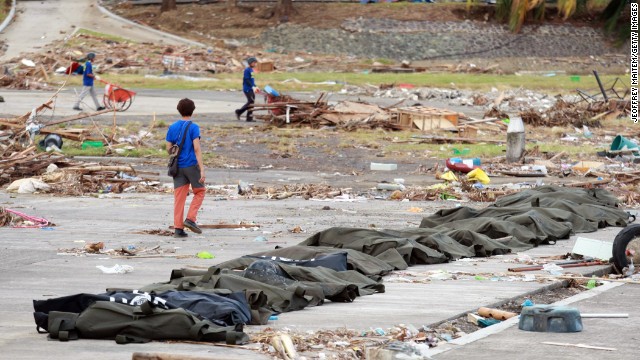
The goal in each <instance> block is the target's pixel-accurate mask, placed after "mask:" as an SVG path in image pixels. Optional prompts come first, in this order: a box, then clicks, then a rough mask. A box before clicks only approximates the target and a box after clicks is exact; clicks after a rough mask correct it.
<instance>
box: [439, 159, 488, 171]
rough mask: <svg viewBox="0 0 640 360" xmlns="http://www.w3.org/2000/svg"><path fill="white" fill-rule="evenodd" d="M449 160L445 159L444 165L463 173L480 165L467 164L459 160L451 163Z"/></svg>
mask: <svg viewBox="0 0 640 360" xmlns="http://www.w3.org/2000/svg"><path fill="white" fill-rule="evenodd" d="M450 160H451V159H447V161H446V165H447V168H448V169H449V170H453V171H459V172H461V173H465V174H466V173H468V172H470V171H471V170H473V169H477V168H479V167H480V166H475V165H474V166H469V165H467V164H464V163H461V162H456V163H452V162H451V161H450Z"/></svg>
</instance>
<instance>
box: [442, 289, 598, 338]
mask: <svg viewBox="0 0 640 360" xmlns="http://www.w3.org/2000/svg"><path fill="white" fill-rule="evenodd" d="M584 284H586V280H584V281H571V282H570V284H569V286H568V287H559V288H556V289H552V290H544V291H541V292H538V293H535V294H532V295H529V296H520V297H517V298H515V299H513V300H510V301H508V302H506V303H505V304H503V305H501V306H498V307H496V308H498V309H500V310H504V311H510V312H515V313H517V314H519V313H520V311H521V310H522V303H524V301H525V300H527V299H528V300H531V302H533V303H534V304H537V305H543V304H545V305H546V304H553V303H555V302H558V301H560V300H564V299H566V298H569V297H572V296H574V295H577V294H579V293H581V292H583V291H585V290H586V288H585V287H584ZM480 329H481V327H480V326H477V325H475V324H473V323H470V322H469V321H467V315H466V314H465V315H464V316H461V317H459V318H457V319H455V320H451V321H447V322H444V323H442V324H439V325H437V326H435V327H433V330H434V331H435V332H436V333H438V334H440V336H441V337H442V334H447V333H449V334H450V335H451V336H454V335H455V334H458V335H461V333H465V334H470V333H472V332H475V331H478V330H480Z"/></svg>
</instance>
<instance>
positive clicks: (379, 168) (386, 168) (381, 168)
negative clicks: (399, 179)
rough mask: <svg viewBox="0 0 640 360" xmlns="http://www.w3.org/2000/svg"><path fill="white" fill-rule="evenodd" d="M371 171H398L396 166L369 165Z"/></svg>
mask: <svg viewBox="0 0 640 360" xmlns="http://www.w3.org/2000/svg"><path fill="white" fill-rule="evenodd" d="M371 170H376V171H393V170H398V164H383V163H373V162H372V163H371Z"/></svg>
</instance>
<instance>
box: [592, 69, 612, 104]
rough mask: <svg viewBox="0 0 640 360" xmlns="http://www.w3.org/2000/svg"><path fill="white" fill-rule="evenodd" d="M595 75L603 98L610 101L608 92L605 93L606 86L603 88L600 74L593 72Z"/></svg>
mask: <svg viewBox="0 0 640 360" xmlns="http://www.w3.org/2000/svg"><path fill="white" fill-rule="evenodd" d="M593 75H595V77H596V81H597V82H598V86H599V87H600V92H602V96H604V101H605V102H607V101H609V97H607V92H606V91H604V86H602V81H600V76H598V72H597V71H595V70H593Z"/></svg>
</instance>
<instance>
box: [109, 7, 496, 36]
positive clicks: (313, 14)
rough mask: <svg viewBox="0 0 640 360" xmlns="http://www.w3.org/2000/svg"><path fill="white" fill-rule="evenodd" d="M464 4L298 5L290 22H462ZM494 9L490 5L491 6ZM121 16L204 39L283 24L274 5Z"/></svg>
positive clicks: (132, 10) (126, 11) (152, 10)
mask: <svg viewBox="0 0 640 360" xmlns="http://www.w3.org/2000/svg"><path fill="white" fill-rule="evenodd" d="M459 8H464V5H452V6H449V4H447V6H439V5H435V4H432V5H429V6H428V11H416V7H415V6H412V4H404V6H397V5H394V4H376V6H362V5H360V4H321V3H313V4H295V5H294V10H295V12H294V14H293V15H291V16H290V17H289V19H288V21H287V22H288V23H290V24H299V25H304V26H308V27H314V28H320V29H330V28H339V27H340V25H341V24H342V22H343V21H344V20H346V19H349V18H354V17H355V18H357V17H364V18H387V19H395V20H405V21H408V20H422V21H459V20H464V11H463V12H461V11H458V10H457V9H459ZM488 9H490V8H488ZM113 11H114V12H115V13H117V14H118V15H121V16H125V17H127V18H129V19H132V20H135V21H137V22H139V23H142V24H145V25H149V26H152V27H154V28H158V29H161V30H164V31H168V32H172V33H177V34H181V35H185V36H189V37H191V36H193V35H194V32H196V33H200V34H201V35H200V36H201V39H210V38H211V37H214V38H247V37H254V36H257V35H259V33H260V32H261V31H263V30H264V29H266V28H270V27H274V26H277V25H278V24H280V23H282V21H281V19H279V18H277V17H275V16H273V5H262V4H258V5H242V6H239V7H236V8H231V9H229V8H228V7H227V5H226V4H205V5H193V4H188V5H187V4H185V5H179V6H178V9H177V10H175V11H169V12H165V13H163V14H160V8H159V7H157V6H131V5H129V4H127V3H122V4H119V5H116V6H114V7H113Z"/></svg>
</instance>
